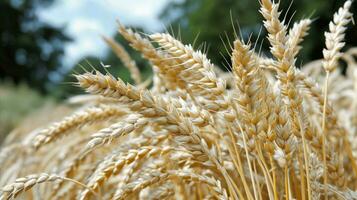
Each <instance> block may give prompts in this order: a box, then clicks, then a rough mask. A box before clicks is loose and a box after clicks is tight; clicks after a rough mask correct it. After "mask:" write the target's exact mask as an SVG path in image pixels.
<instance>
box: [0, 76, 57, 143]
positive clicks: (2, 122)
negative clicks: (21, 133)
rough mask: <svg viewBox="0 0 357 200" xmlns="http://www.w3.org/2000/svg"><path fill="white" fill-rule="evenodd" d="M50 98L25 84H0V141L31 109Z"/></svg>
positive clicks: (49, 101)
mask: <svg viewBox="0 0 357 200" xmlns="http://www.w3.org/2000/svg"><path fill="white" fill-rule="evenodd" d="M45 103H54V101H53V100H52V99H49V98H45V97H43V96H41V95H40V94H39V93H38V92H36V91H35V90H32V89H30V88H29V87H28V86H27V85H26V84H19V85H17V86H15V85H14V84H11V83H8V82H7V83H1V84H0V127H1V129H0V143H1V141H2V138H3V137H4V135H5V134H7V133H9V132H10V131H11V130H12V129H13V128H15V127H16V126H17V125H18V124H19V123H20V122H21V120H22V119H24V117H26V115H28V114H29V113H30V112H31V111H34V110H35V109H37V108H39V107H42V106H43V105H44V104H45Z"/></svg>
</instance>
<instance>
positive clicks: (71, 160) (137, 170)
mask: <svg viewBox="0 0 357 200" xmlns="http://www.w3.org/2000/svg"><path fill="white" fill-rule="evenodd" d="M351 3H352V1H350V0H348V1H346V2H345V4H344V5H342V7H341V8H340V9H339V10H338V11H337V12H336V13H335V14H334V16H333V18H332V20H331V22H330V24H329V30H326V32H325V38H326V44H325V48H324V49H323V50H322V52H323V58H321V59H320V60H316V61H312V62H310V63H307V64H306V65H305V66H303V67H301V68H298V67H297V64H296V59H297V56H298V54H299V52H300V51H303V48H302V47H301V42H302V41H303V39H304V38H305V37H308V31H309V27H310V26H311V25H312V24H313V20H311V19H308V18H307V19H302V20H300V21H297V22H295V23H291V24H292V25H291V27H290V28H289V26H288V23H287V22H286V21H285V20H282V19H281V16H280V10H279V5H278V3H275V2H273V1H271V0H261V1H260V4H261V9H260V13H261V14H262V16H263V18H264V21H263V24H264V27H265V29H266V31H267V33H268V35H267V38H268V40H269V43H270V53H271V55H263V54H262V53H260V52H259V51H257V49H256V47H255V45H252V42H251V41H243V40H241V39H240V37H239V36H238V34H237V33H234V34H235V38H236V39H235V41H234V43H233V44H229V45H228V49H229V50H230V51H231V63H230V64H231V67H232V71H231V72H224V71H221V70H220V69H219V68H218V67H217V66H216V65H214V64H213V63H211V61H210V60H209V59H208V58H207V57H206V55H205V54H204V53H203V52H202V51H200V50H195V49H194V48H193V47H192V46H191V45H185V44H182V43H181V42H180V41H179V40H177V39H176V38H174V37H173V36H171V35H169V34H168V33H154V34H139V33H137V32H135V31H133V30H131V29H129V28H126V27H124V26H123V25H122V24H120V23H118V26H119V28H118V31H119V33H120V34H121V35H122V36H123V37H124V38H125V39H126V40H127V42H128V43H129V44H130V45H131V47H132V48H134V49H135V50H137V51H138V52H140V53H141V54H142V56H143V57H144V58H145V59H147V60H148V61H149V62H150V64H151V66H152V69H153V77H152V79H150V80H142V77H141V75H140V72H139V70H138V68H137V65H136V63H135V61H133V60H132V59H131V58H130V56H129V54H128V53H127V52H126V51H125V49H124V48H123V47H122V46H121V45H120V44H118V43H116V42H115V41H114V40H112V39H110V38H106V37H104V40H105V41H106V42H107V44H108V45H109V46H110V47H111V48H112V50H113V51H114V52H115V53H116V55H117V56H118V58H119V59H121V61H122V62H123V63H124V64H125V66H126V67H127V68H128V69H129V71H130V72H131V76H132V79H133V80H134V82H135V86H134V85H131V84H128V83H124V82H123V81H122V80H120V79H118V78H115V77H114V75H112V74H109V73H106V74H103V73H101V72H99V71H98V70H96V69H95V67H94V68H92V69H84V72H83V73H78V74H75V75H74V76H75V77H76V79H77V81H78V82H77V83H76V85H77V86H79V87H81V88H83V90H85V91H86V92H87V93H88V94H86V95H80V96H75V97H73V98H71V99H70V100H69V101H68V102H67V104H69V106H67V107H66V110H67V112H62V113H59V111H57V110H56V109H54V108H49V109H47V110H46V109H45V110H44V111H43V112H38V113H36V115H34V116H31V117H30V120H28V121H27V122H26V123H25V122H24V124H22V125H20V127H18V128H17V129H15V130H14V131H13V132H11V133H10V134H9V135H8V137H7V138H6V139H5V141H4V143H3V145H2V147H1V149H0V187H1V192H0V199H1V200H5V199H15V198H17V199H81V200H84V199H103V200H104V199H114V200H120V199H160V200H161V199H193V200H195V199H205V200H206V199H207V200H208V199H221V200H226V199H227V200H228V199H229V200H231V199H232V200H233V199H248V200H252V199H258V200H260V199H274V200H278V199H285V200H288V199H302V200H310V199H314V200H316V199H357V63H356V61H355V56H357V48H351V49H347V50H345V51H342V49H343V47H344V45H345V44H344V35H345V31H346V29H347V27H348V25H349V23H350V22H351V21H352V14H351V13H350V12H349V9H350V7H351ZM217 53H219V52H217ZM343 63H345V64H346V65H347V68H346V69H344V68H343V66H342V64H343ZM98 67H100V66H98ZM68 110H71V112H72V114H68V115H67V113H68ZM57 112H58V113H57ZM53 115H55V116H56V117H54V116H53ZM36 121H37V122H36ZM39 122H41V123H39Z"/></svg>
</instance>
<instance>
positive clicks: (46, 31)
mask: <svg viewBox="0 0 357 200" xmlns="http://www.w3.org/2000/svg"><path fill="white" fill-rule="evenodd" d="M52 2H53V1H52V0H27V1H22V0H20V1H16V0H1V1H0V42H1V48H0V79H4V78H7V79H9V78H10V79H11V80H12V81H13V82H15V83H20V82H26V83H27V84H28V85H29V86H31V87H34V88H36V89H38V90H40V91H41V92H46V91H47V90H48V89H49V86H51V84H52V83H53V78H54V77H55V76H54V75H55V74H56V73H58V70H59V68H60V67H61V65H62V63H61V60H62V55H63V45H64V43H65V42H67V41H69V38H68V37H67V36H66V35H65V34H64V33H63V29H62V28H55V27H52V26H51V25H49V24H46V23H44V22H41V21H40V20H39V19H38V17H37V16H36V9H39V8H40V6H42V7H43V6H48V5H50V4H51V3H52Z"/></svg>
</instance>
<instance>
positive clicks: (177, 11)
mask: <svg viewBox="0 0 357 200" xmlns="http://www.w3.org/2000/svg"><path fill="white" fill-rule="evenodd" d="M280 2H281V6H280V8H281V9H280V10H284V11H287V10H289V11H288V12H287V13H285V12H283V13H282V15H281V16H282V17H284V16H285V15H286V18H285V20H286V21H290V19H293V20H292V21H296V20H299V19H303V18H307V17H311V18H312V19H315V21H314V23H313V24H312V27H311V29H310V31H309V36H308V37H306V40H305V42H304V44H303V45H304V51H302V53H301V55H300V57H299V61H298V62H297V63H298V64H299V65H300V63H301V62H305V61H307V60H313V59H317V58H321V57H322V55H321V50H322V49H323V47H324V35H323V34H324V31H327V30H328V23H329V21H330V20H331V19H332V16H333V12H334V11H335V10H337V9H338V8H339V7H340V6H341V5H342V4H343V3H344V2H345V0H314V1H311V0H299V1H293V2H291V1H288V0H281V1H280ZM289 7H290V9H288V8H289ZM258 9H259V2H258V1H251V0H195V1H190V0H182V1H173V2H171V3H170V4H168V6H167V7H166V8H165V9H164V10H163V12H162V14H161V19H162V20H164V21H165V23H166V24H167V27H172V29H173V32H174V33H176V35H177V33H178V32H180V35H181V37H182V40H183V41H184V42H186V43H192V42H193V41H194V40H195V38H196V36H197V35H199V36H198V39H197V41H196V44H202V43H204V42H208V43H207V44H206V46H207V45H208V46H209V49H214V50H212V51H208V57H209V58H211V59H212V60H213V61H214V62H215V63H216V64H218V65H221V66H222V65H223V64H224V65H226V66H227V63H226V61H225V59H226V60H228V62H230V60H229V52H230V47H229V46H228V42H227V41H229V44H232V41H233V39H234V30H233V26H232V20H231V19H233V23H234V26H235V28H236V30H237V32H238V35H240V33H239V31H240V32H241V34H242V37H243V39H244V40H245V41H248V40H249V39H250V40H251V41H252V42H255V41H257V39H258V38H259V40H258V43H257V47H256V48H260V45H261V42H262V40H263V43H262V44H263V45H262V51H263V52H264V53H266V54H267V55H268V56H269V45H268V42H267V40H266V39H265V35H266V32H265V29H261V28H262V26H263V24H262V23H261V20H262V16H261V15H260V14H258V13H257V10H258ZM351 12H352V13H357V4H353V7H352V10H351ZM231 16H232V17H231ZM237 22H238V23H237ZM237 24H239V26H240V27H242V28H241V29H240V30H239V31H238V29H239V28H238V25H237ZM290 26H292V24H290ZM168 29H169V31H170V28H168ZM260 31H262V32H261V34H260V37H259V33H260ZM170 32H171V31H170ZM225 32H226V33H227V36H228V37H229V39H228V40H227V37H226V35H225ZM356 35H357V27H356V26H353V27H351V28H349V29H348V31H347V34H346V43H347V44H348V46H347V47H346V48H349V47H351V46H356V45H357V37H355V36H356ZM219 36H221V38H222V39H223V41H224V44H223V42H222V40H221V39H220V38H219ZM225 45H226V47H227V49H228V52H227V51H226V48H225ZM196 46H197V45H196ZM216 50H219V51H220V52H221V53H222V55H220V54H217V53H216V52H217V51H216Z"/></svg>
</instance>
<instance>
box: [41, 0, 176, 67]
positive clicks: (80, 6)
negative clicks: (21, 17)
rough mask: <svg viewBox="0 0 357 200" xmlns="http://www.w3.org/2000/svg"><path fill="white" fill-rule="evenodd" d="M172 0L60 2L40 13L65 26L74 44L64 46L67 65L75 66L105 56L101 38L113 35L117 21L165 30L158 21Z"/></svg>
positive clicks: (77, 0)
mask: <svg viewBox="0 0 357 200" xmlns="http://www.w3.org/2000/svg"><path fill="white" fill-rule="evenodd" d="M168 1H169V0H136V1H134V0H57V1H55V3H54V5H53V6H51V7H50V8H46V9H42V10H39V11H38V14H39V17H40V18H41V19H42V20H43V21H46V22H48V23H51V24H53V25H55V26H61V27H65V30H66V32H67V33H68V34H69V35H70V36H71V37H72V38H73V39H74V41H73V42H72V43H70V44H68V45H67V46H66V47H65V61H64V62H65V65H66V66H72V65H73V64H75V63H76V62H77V61H78V60H79V59H80V58H82V57H84V56H88V55H95V56H103V55H104V53H105V50H106V48H107V47H106V45H105V44H104V42H103V41H102V40H101V38H100V35H101V34H104V35H108V36H111V35H114V34H115V31H116V29H117V24H116V20H117V19H119V20H120V22H122V23H123V24H126V25H134V26H142V27H144V28H145V29H146V30H147V31H149V32H151V31H155V30H160V29H162V28H163V25H162V24H161V23H160V21H159V19H158V15H159V14H160V12H161V10H162V8H163V7H164V6H165V5H166V4H167V3H168Z"/></svg>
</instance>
